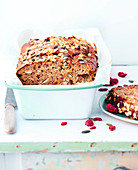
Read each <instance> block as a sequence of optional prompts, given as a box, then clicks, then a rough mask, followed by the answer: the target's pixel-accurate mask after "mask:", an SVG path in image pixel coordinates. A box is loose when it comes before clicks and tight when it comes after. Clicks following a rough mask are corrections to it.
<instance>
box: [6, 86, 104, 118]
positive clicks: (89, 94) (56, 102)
mask: <svg viewBox="0 0 138 170" xmlns="http://www.w3.org/2000/svg"><path fill="white" fill-rule="evenodd" d="M6 86H7V87H9V88H13V91H14V94H15V98H16V101H17V105H18V109H19V113H20V114H21V115H22V116H23V117H24V118H25V119H83V118H88V117H89V116H90V114H91V113H92V108H93V100H94V97H95V91H96V88H97V87H100V86H102V85H98V86H92V87H91V88H88V87H80V88H73V87H72V88H66V89H65V88H61V89H59V88H58V89H48V88H41V87H36V86H34V87H27V86H20V87H19V86H10V85H8V84H7V83H6Z"/></svg>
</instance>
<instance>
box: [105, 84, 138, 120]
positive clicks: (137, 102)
mask: <svg viewBox="0 0 138 170" xmlns="http://www.w3.org/2000/svg"><path fill="white" fill-rule="evenodd" d="M105 101H106V102H107V103H111V104H112V105H114V106H115V107H116V108H117V109H118V112H119V113H124V114H125V115H126V116H129V117H131V118H132V119H138V85H129V86H125V87H122V86H118V87H114V88H112V89H111V90H110V91H109V93H108V94H107V96H106V99H105Z"/></svg>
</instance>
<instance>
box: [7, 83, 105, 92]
mask: <svg viewBox="0 0 138 170" xmlns="http://www.w3.org/2000/svg"><path fill="white" fill-rule="evenodd" d="M5 85H6V87H8V88H11V89H17V90H32V91H67V90H85V89H93V88H99V87H101V86H103V84H98V85H93V86H83V87H73V85H72V87H65V88H61V87H59V88H54V87H51V88H47V87H42V86H40V87H39V85H33V86H32V85H31V86H30V87H29V86H20V85H9V84H7V82H6V81H5ZM53 86H55V85H53ZM63 86H64V85H63Z"/></svg>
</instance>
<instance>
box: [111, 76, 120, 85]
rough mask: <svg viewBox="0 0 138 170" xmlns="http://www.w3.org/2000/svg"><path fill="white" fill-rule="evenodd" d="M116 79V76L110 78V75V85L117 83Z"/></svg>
mask: <svg viewBox="0 0 138 170" xmlns="http://www.w3.org/2000/svg"><path fill="white" fill-rule="evenodd" d="M118 82H119V81H118V79H117V78H112V77H110V84H111V86H114V85H116V84H118Z"/></svg>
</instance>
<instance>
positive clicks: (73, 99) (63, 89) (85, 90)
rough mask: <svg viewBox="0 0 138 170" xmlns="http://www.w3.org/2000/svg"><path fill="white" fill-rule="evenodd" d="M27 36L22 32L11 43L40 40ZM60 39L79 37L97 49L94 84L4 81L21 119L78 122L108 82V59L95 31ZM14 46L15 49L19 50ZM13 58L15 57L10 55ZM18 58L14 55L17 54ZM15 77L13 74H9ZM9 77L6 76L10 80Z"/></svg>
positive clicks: (109, 59)
mask: <svg viewBox="0 0 138 170" xmlns="http://www.w3.org/2000/svg"><path fill="white" fill-rule="evenodd" d="M34 32H35V34H34V35H33V33H31V35H32V36H31V37H26V35H28V34H27V32H26V31H23V32H22V33H21V34H20V36H17V40H18V41H16V43H15V44H18V45H19V47H20V46H21V45H22V44H23V43H24V40H25V39H26V41H27V39H29V38H36V37H37V38H39V37H40V38H42V37H44V34H43V35H42V36H40V35H39V33H40V32H41V33H42V31H38V34H37V33H36V32H37V31H34ZM58 35H62V36H72V35H75V36H77V37H82V38H83V39H86V40H87V41H89V42H91V43H95V44H96V45H97V49H98V56H99V68H98V71H97V73H96V78H95V81H93V82H91V83H84V84H79V85H30V86H26V85H21V84H20V82H19V80H17V77H16V78H15V79H16V80H15V79H12V80H10V81H9V80H8V81H6V82H5V84H6V86H7V87H8V88H13V91H14V94H15V98H16V102H17V105H18V109H19V113H20V114H21V115H22V116H23V117H24V118H25V119H82V118H88V117H89V116H90V115H91V113H92V109H93V100H94V97H95V91H96V89H97V88H98V87H101V86H102V84H107V83H108V82H109V79H110V69H111V56H110V52H109V50H108V48H107V47H106V45H105V43H104V41H103V39H102V37H101V35H100V33H99V31H98V30H97V29H79V30H68V31H65V32H64V33H62V34H60V33H59V34H58ZM19 47H17V49H19ZM14 56H15V55H14ZM17 56H18V55H17ZM13 75H14V76H15V73H13ZM11 77H12V75H11V76H10V79H11Z"/></svg>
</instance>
